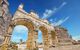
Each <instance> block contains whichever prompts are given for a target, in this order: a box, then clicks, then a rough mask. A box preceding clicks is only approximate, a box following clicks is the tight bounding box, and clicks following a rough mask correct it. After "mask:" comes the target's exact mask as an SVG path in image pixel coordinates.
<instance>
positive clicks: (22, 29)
mask: <svg viewBox="0 0 80 50" xmlns="http://www.w3.org/2000/svg"><path fill="white" fill-rule="evenodd" d="M20 39H22V41H23V42H26V40H27V39H28V28H27V27H26V26H23V25H17V26H15V27H14V30H13V32H12V36H11V41H12V42H16V43H20Z"/></svg>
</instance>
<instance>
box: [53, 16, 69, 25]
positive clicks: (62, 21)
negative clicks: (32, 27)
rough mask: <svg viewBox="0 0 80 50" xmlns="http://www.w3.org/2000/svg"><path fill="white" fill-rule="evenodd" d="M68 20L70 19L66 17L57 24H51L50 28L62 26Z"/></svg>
mask: <svg viewBox="0 0 80 50" xmlns="http://www.w3.org/2000/svg"><path fill="white" fill-rule="evenodd" d="M69 18H70V17H69V16H68V17H66V18H65V19H61V20H59V21H58V22H54V23H52V24H51V25H52V26H59V25H61V24H63V23H64V22H65V21H67V20H68V19H69Z"/></svg>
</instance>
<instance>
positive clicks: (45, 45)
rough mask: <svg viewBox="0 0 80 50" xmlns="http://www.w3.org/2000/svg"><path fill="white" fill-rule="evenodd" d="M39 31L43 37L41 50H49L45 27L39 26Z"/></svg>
mask: <svg viewBox="0 0 80 50" xmlns="http://www.w3.org/2000/svg"><path fill="white" fill-rule="evenodd" d="M39 29H40V30H41V31H42V36H43V44H44V47H43V50H48V49H49V36H48V29H47V28H46V27H45V26H40V27H39Z"/></svg>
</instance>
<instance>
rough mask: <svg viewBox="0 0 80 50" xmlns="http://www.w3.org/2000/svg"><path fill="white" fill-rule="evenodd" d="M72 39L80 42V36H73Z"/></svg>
mask: <svg viewBox="0 0 80 50" xmlns="http://www.w3.org/2000/svg"><path fill="white" fill-rule="evenodd" d="M72 38H73V39H74V40H80V35H77V36H73V37H72Z"/></svg>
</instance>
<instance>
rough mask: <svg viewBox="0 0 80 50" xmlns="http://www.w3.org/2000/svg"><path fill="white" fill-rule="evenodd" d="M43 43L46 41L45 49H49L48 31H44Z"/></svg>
mask: <svg viewBox="0 0 80 50" xmlns="http://www.w3.org/2000/svg"><path fill="white" fill-rule="evenodd" d="M43 43H44V48H43V50H49V37H48V33H47V32H46V34H44V33H43Z"/></svg>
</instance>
